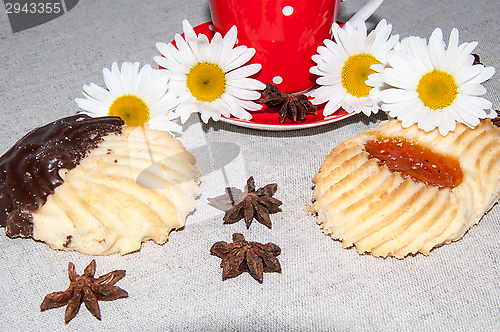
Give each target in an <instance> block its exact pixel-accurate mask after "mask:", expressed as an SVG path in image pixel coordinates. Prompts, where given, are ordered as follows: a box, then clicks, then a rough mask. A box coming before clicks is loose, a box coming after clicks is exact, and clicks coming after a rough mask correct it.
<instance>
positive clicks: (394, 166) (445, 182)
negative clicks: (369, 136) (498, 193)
mask: <svg viewBox="0 0 500 332" xmlns="http://www.w3.org/2000/svg"><path fill="white" fill-rule="evenodd" d="M365 150H366V151H367V152H368V153H369V154H370V158H377V159H378V160H380V162H381V163H382V164H385V165H387V167H389V169H390V170H391V171H393V172H400V173H401V175H402V176H403V177H404V178H405V177H411V178H412V179H413V180H415V181H417V182H423V183H425V184H427V185H432V186H436V187H438V188H445V187H446V188H454V187H456V186H458V185H459V184H460V183H461V182H462V179H463V173H462V169H461V168H460V162H459V161H458V159H457V158H454V157H452V156H445V155H442V154H440V153H436V152H433V151H432V150H431V149H429V148H426V147H425V146H422V145H421V144H419V143H416V142H413V141H410V140H407V139H405V138H403V137H392V138H389V137H382V136H381V135H380V136H378V137H377V138H376V139H374V140H370V141H368V142H366V143H365Z"/></svg>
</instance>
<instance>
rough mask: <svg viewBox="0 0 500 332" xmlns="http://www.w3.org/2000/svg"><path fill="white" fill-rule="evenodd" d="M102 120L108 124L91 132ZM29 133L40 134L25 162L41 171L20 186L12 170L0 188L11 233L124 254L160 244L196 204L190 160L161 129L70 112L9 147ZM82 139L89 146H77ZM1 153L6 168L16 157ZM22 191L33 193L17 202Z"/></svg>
mask: <svg viewBox="0 0 500 332" xmlns="http://www.w3.org/2000/svg"><path fill="white" fill-rule="evenodd" d="M102 121H107V122H108V123H112V124H111V127H112V128H113V129H112V130H107V131H104V132H100V131H99V130H94V127H95V126H98V125H100V124H101V122H102ZM43 128H45V129H43ZM68 128H71V129H68ZM42 129H43V130H42ZM40 131H42V132H43V135H41V133H40ZM63 131H64V133H63ZM92 131H94V133H92V134H89V132H92ZM48 132H50V134H49V133H48ZM30 135H31V136H33V135H35V136H38V138H39V136H45V138H46V140H45V143H44V144H40V145H39V146H37V147H34V148H30V151H24V152H25V154H27V155H29V156H30V157H29V158H26V160H27V161H26V162H25V164H26V165H25V166H23V168H26V169H31V170H34V169H38V170H41V171H38V172H31V173H30V175H29V176H30V177H31V178H32V180H33V184H32V185H30V186H27V187H26V186H25V187H24V188H23V187H22V186H21V187H20V188H19V187H16V186H15V184H16V183H18V182H19V181H17V180H15V178H16V177H19V174H17V173H18V172H17V173H16V172H13V171H12V170H11V172H10V173H8V174H7V177H8V178H9V179H14V180H13V181H10V182H9V181H7V185H4V186H3V187H2V196H1V197H10V201H11V202H10V204H7V205H10V207H9V206H7V207H6V212H7V213H6V219H5V220H6V221H5V224H4V225H5V226H6V228H7V231H6V233H7V235H9V236H11V237H15V236H24V237H33V238H34V239H37V240H41V241H44V242H45V243H47V244H48V245H49V246H50V247H52V248H54V249H63V250H75V251H79V252H81V253H84V254H89V255H108V254H113V253H121V254H126V253H130V252H133V251H136V250H139V249H140V247H141V243H142V242H143V241H146V240H153V241H154V242H155V243H158V244H161V243H164V242H165V241H166V240H167V238H168V235H169V233H170V231H171V230H172V229H176V228H181V227H183V226H184V222H185V219H186V216H187V214H189V213H190V212H191V211H192V210H194V208H195V205H196V204H195V197H196V196H197V195H198V193H199V189H198V185H197V180H198V178H199V176H200V174H199V173H198V171H197V169H196V167H195V166H194V165H195V162H196V160H195V158H194V157H193V155H191V154H190V153H189V152H187V151H186V149H185V148H184V146H183V145H182V144H181V142H180V141H178V140H176V139H174V138H173V137H171V135H170V134H168V133H167V132H163V131H156V130H150V129H147V128H134V127H126V126H123V122H122V121H121V120H116V118H112V117H106V118H95V119H93V118H88V117H86V116H75V117H70V118H65V119H61V120H58V122H55V123H53V124H49V125H47V126H45V127H42V128H40V129H38V132H37V130H35V131H34V132H32V133H30V134H28V135H27V137H25V138H23V139H22V140H21V141H19V142H18V143H17V144H16V146H17V148H16V147H14V148H13V149H14V151H22V150H23V148H22V147H23V146H25V145H26V144H25V143H26V141H27V140H29V139H30ZM63 137H71V138H70V139H69V141H68V140H64V139H63ZM82 137H85V140H86V141H87V143H91V144H90V145H88V144H80V145H81V146H78V145H77V146H76V147H75V146H74V143H75V142H77V141H81V140H82ZM31 140H32V141H36V140H34V139H33V138H31ZM23 142H24V143H23ZM19 147H21V148H19ZM11 150H12V149H11ZM24 150H27V148H24ZM72 151H77V153H76V154H75V155H74V156H70V157H69V158H67V159H68V161H66V162H65V163H61V162H54V161H56V160H58V159H60V158H59V156H67V155H69V154H71V152H72ZM18 154H19V153H18ZM34 155H39V156H41V158H32V157H33V156H34ZM2 158H3V163H1V165H2V168H5V169H9V167H8V166H9V161H10V159H16V160H18V159H20V158H13V154H12V153H11V151H9V152H8V153H6V155H4V157H2ZM50 160H52V162H50V163H49V162H48V161H50ZM47 165H50V166H49V167H47ZM49 177H50V180H48V179H49ZM9 183H10V185H9ZM20 191H25V192H26V193H31V194H32V195H31V196H33V197H35V196H36V197H37V199H36V200H34V201H33V202H28V201H25V202H22V201H20V200H19V199H18V197H15V195H16V193H19V192H20ZM17 195H18V196H21V197H23V196H26V197H30V195H29V194H25V195H19V194H17Z"/></svg>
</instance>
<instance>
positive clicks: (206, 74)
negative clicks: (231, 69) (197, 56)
mask: <svg viewBox="0 0 500 332" xmlns="http://www.w3.org/2000/svg"><path fill="white" fill-rule="evenodd" d="M186 85H187V87H188V89H189V91H190V92H191V94H192V95H193V97H195V98H196V99H198V100H199V101H207V102H212V101H214V100H216V99H218V98H220V97H221V96H222V94H223V93H224V91H226V75H225V74H224V72H223V71H222V69H220V67H219V66H218V65H216V64H213V63H207V62H200V63H198V64H196V66H194V67H193V68H191V70H190V71H189V74H188V75H187V82H186Z"/></svg>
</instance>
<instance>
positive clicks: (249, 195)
mask: <svg viewBox="0 0 500 332" xmlns="http://www.w3.org/2000/svg"><path fill="white" fill-rule="evenodd" d="M277 189H278V185H277V184H276V183H271V184H268V185H266V186H264V187H262V188H259V189H257V190H255V182H254V179H253V176H251V177H250V178H248V180H247V185H246V192H242V191H241V190H239V189H237V188H234V187H228V188H226V194H224V195H221V196H217V197H214V198H209V199H208V201H209V202H210V203H211V204H212V205H214V206H215V207H217V208H218V209H220V210H223V211H225V212H226V214H225V215H224V219H223V220H224V224H234V223H235V222H237V221H239V220H241V219H243V218H244V219H245V223H246V226H247V229H248V228H249V227H250V224H251V223H252V220H253V218H254V217H255V219H257V221H258V222H260V223H261V224H263V225H265V226H267V227H269V228H271V218H270V217H269V214H272V213H276V212H278V211H280V210H279V206H280V205H281V204H283V203H282V202H281V201H280V200H278V199H276V198H274V197H272V196H273V195H274V193H275V192H276V190H277Z"/></svg>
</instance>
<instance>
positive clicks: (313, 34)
mask: <svg viewBox="0 0 500 332" xmlns="http://www.w3.org/2000/svg"><path fill="white" fill-rule="evenodd" d="M382 1H383V0H370V1H369V2H368V3H367V4H366V5H365V6H364V7H363V8H362V9H361V10H360V11H359V12H358V13H357V14H356V15H354V16H353V18H351V20H358V19H362V20H366V19H367V18H368V17H370V15H371V14H372V13H373V12H374V11H375V10H376V9H377V8H378V7H379V6H380V4H381V3H382ZM339 4H340V0H244V1H243V0H210V11H211V14H212V22H213V25H214V29H215V31H216V32H220V33H222V35H225V34H226V33H227V31H229V29H230V28H231V27H232V26H233V25H236V27H237V28H238V44H240V45H246V46H248V47H253V48H255V49H256V51H257V53H256V54H255V56H254V57H253V59H252V61H251V62H252V63H260V64H262V70H261V71H260V73H258V74H257V76H256V78H257V79H258V80H260V81H261V82H273V83H275V84H276V85H277V86H278V87H279V89H280V90H281V91H283V92H290V93H291V92H300V91H304V90H307V89H309V88H310V87H312V86H313V85H314V82H315V80H316V77H315V76H314V75H312V74H310V73H309V68H310V67H311V66H313V65H314V63H313V62H312V60H311V56H312V55H314V54H316V49H317V47H318V46H320V45H322V44H323V40H324V39H327V38H330V33H331V26H332V23H333V22H335V21H336V19H337V13H338V10H339Z"/></svg>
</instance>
